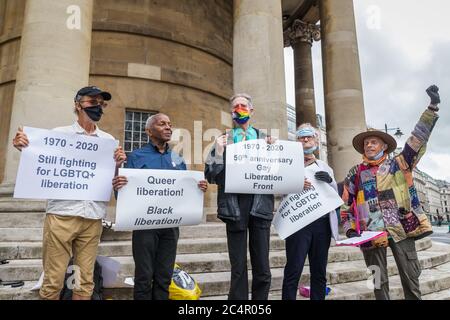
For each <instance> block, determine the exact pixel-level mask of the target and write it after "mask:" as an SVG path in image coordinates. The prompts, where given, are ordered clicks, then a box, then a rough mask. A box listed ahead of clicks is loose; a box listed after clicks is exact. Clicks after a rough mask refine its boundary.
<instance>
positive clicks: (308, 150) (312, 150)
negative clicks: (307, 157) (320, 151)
mask: <svg viewBox="0 0 450 320" xmlns="http://www.w3.org/2000/svg"><path fill="white" fill-rule="evenodd" d="M316 150H317V146H314V147H312V148H309V149H303V153H304V154H312V153H313V152H314V151H316Z"/></svg>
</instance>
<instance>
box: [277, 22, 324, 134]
mask: <svg viewBox="0 0 450 320" xmlns="http://www.w3.org/2000/svg"><path fill="white" fill-rule="evenodd" d="M319 40H320V28H319V26H317V25H314V24H310V23H306V22H304V21H301V20H295V21H294V23H293V24H292V26H291V27H289V28H288V29H287V30H286V31H285V33H284V45H285V47H287V46H292V49H293V51H294V72H295V113H296V122H297V126H299V125H300V124H301V123H305V122H309V123H311V124H312V125H313V126H314V127H315V126H316V102H315V98H314V76H313V66H312V55H311V48H312V44H313V41H319Z"/></svg>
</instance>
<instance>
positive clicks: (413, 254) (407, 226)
mask: <svg viewBox="0 0 450 320" xmlns="http://www.w3.org/2000/svg"><path fill="white" fill-rule="evenodd" d="M438 91H439V89H438V87H437V86H434V85H433V86H430V87H429V88H428V89H427V90H426V92H427V94H428V95H429V96H430V98H431V103H430V105H429V106H428V108H427V110H425V112H424V113H423V114H422V116H421V117H420V120H419V122H418V123H417V124H416V126H415V128H414V130H413V132H412V135H411V136H410V137H409V139H408V140H407V142H406V144H405V147H404V149H403V151H402V152H401V153H400V154H399V155H397V156H396V157H394V158H393V159H389V157H388V155H389V153H391V152H393V151H394V150H395V149H396V147H397V143H396V141H395V139H394V138H393V137H392V136H390V135H389V134H387V133H384V132H382V131H378V130H368V131H366V132H362V133H360V134H358V135H356V136H355V137H354V138H353V147H354V148H355V149H356V151H358V152H359V153H361V154H362V155H363V162H362V163H361V164H359V165H356V166H354V167H353V168H352V169H351V170H350V172H349V174H348V175H347V177H346V179H345V181H344V191H343V195H342V198H343V200H344V205H343V206H342V207H341V219H342V223H343V225H344V231H345V233H346V235H347V237H355V236H359V235H360V232H362V231H365V230H368V231H386V236H383V237H380V238H378V239H376V240H373V241H371V242H368V243H365V244H363V245H362V246H361V249H362V252H363V255H364V260H365V262H366V265H367V267H369V266H372V268H371V270H373V267H375V268H376V269H378V268H379V272H376V273H375V276H374V278H375V279H374V280H375V289H374V293H375V298H376V299H377V300H388V299H389V283H388V270H387V260H386V250H387V248H386V247H387V246H390V248H391V250H392V254H393V256H394V259H395V262H396V264H397V267H398V271H399V275H400V279H401V283H402V286H403V291H404V294H405V299H408V300H420V299H421V293H420V288H419V275H420V273H421V267H420V263H419V260H418V259H417V251H416V248H415V242H414V241H415V240H417V239H420V238H423V237H425V236H427V235H429V234H431V233H432V228H431V224H430V222H429V221H428V219H427V217H426V215H425V214H424V213H423V212H422V209H421V206H420V203H419V198H418V196H417V192H416V189H415V187H414V185H413V177H412V171H413V169H414V167H415V166H416V165H417V162H418V161H419V159H420V158H421V157H422V155H423V154H424V152H425V149H426V143H427V141H428V139H429V137H430V134H431V131H432V130H433V128H434V125H435V124H436V121H437V119H438V115H437V111H438V110H439V108H438V107H437V105H438V104H439V103H440V98H439V93H438ZM377 271H378V270H377ZM378 275H379V276H380V277H379V278H378V279H377V277H378ZM377 280H380V281H377Z"/></svg>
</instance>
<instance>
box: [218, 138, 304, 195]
mask: <svg viewBox="0 0 450 320" xmlns="http://www.w3.org/2000/svg"><path fill="white" fill-rule="evenodd" d="M270 142H273V141H272V140H271V141H270ZM303 161H304V160H303V149H302V145H301V144H300V143H298V142H293V141H282V140H278V141H276V142H274V143H272V144H268V143H267V142H266V141H265V140H264V139H258V140H249V141H243V142H239V143H234V144H230V145H228V146H227V152H226V169H225V192H229V193H250V194H288V193H295V192H301V191H302V190H303V185H304V164H303Z"/></svg>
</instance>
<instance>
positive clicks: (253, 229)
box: [227, 195, 272, 300]
mask: <svg viewBox="0 0 450 320" xmlns="http://www.w3.org/2000/svg"><path fill="white" fill-rule="evenodd" d="M252 203H253V196H252V195H240V196H239V207H240V212H241V220H240V221H237V222H227V243H228V255H229V258H230V264H231V281H230V292H229V295H228V299H229V300H248V271H247V233H248V235H249V249H250V261H251V264H252V277H253V280H252V300H267V299H268V296H269V289H270V282H271V279H272V275H271V273H270V265H269V247H270V225H271V221H269V220H265V219H261V218H257V217H254V216H252V215H250V209H251V206H252ZM247 230H248V231H247Z"/></svg>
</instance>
